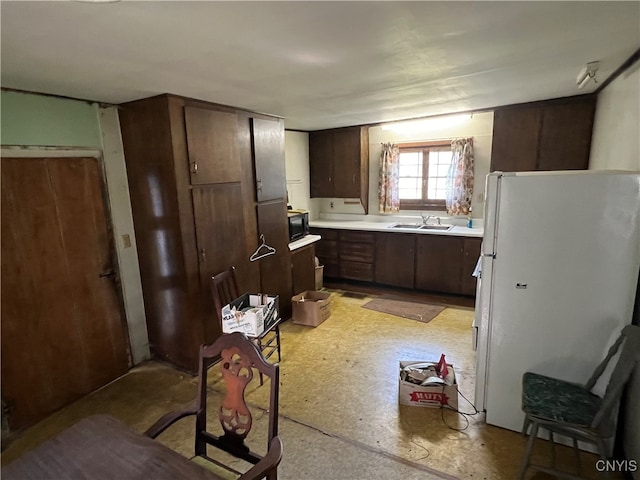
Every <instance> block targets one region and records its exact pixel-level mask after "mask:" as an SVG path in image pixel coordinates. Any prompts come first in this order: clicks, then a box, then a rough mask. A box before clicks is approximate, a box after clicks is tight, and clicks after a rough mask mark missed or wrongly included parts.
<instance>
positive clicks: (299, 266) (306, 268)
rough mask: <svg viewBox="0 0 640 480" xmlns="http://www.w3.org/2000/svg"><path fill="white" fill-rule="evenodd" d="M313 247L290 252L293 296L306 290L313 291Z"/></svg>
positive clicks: (314, 253) (314, 270) (314, 251)
mask: <svg viewBox="0 0 640 480" xmlns="http://www.w3.org/2000/svg"><path fill="white" fill-rule="evenodd" d="M315 257H316V247H315V245H313V244H311V245H307V246H306V247H302V248H298V249H297V250H294V251H293V252H291V279H292V283H293V295H297V294H299V293H302V292H304V291H307V290H315V289H316V288H315V287H316V277H315V275H316V274H315V272H316V269H315Z"/></svg>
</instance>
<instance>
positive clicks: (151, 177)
mask: <svg viewBox="0 0 640 480" xmlns="http://www.w3.org/2000/svg"><path fill="white" fill-rule="evenodd" d="M120 123H121V129H122V138H123V144H124V152H125V160H126V165H127V175H128V179H129V189H130V195H131V203H132V210H133V218H134V225H135V232H136V242H137V248H138V256H139V261H140V270H141V277H142V288H143V295H144V304H145V310H146V317H147V329H148V333H149V343H150V348H151V352H152V354H153V355H154V356H155V357H157V358H160V359H163V360H166V361H168V362H170V363H172V364H174V365H176V366H178V367H180V368H183V369H185V370H188V371H191V372H195V371H197V359H198V350H199V346H200V345H201V344H202V343H210V342H212V341H214V340H215V339H216V338H217V337H218V336H219V335H220V334H221V330H220V326H219V323H218V321H217V317H216V315H215V314H214V312H213V302H212V300H211V293H210V279H211V276H212V275H214V274H216V273H218V272H221V271H223V270H226V269H228V268H229V267H231V266H232V265H233V266H235V267H236V270H237V271H236V273H237V275H238V283H239V285H240V289H241V290H243V291H250V292H267V293H270V294H278V295H279V296H280V309H281V315H282V316H283V318H287V317H288V316H289V315H290V312H291V299H290V293H291V274H290V269H291V261H290V253H289V249H288V241H289V236H288V224H287V211H286V184H285V171H284V122H283V120H282V119H278V118H274V117H269V116H266V115H260V114H254V113H252V112H248V111H244V110H240V109H235V108H232V107H226V106H221V105H215V104H210V103H206V102H201V101H197V100H191V99H187V98H182V97H177V96H172V95H161V96H158V97H152V98H148V99H143V100H138V101H135V102H130V103H126V104H123V105H121V106H120ZM261 235H263V236H264V240H265V242H266V243H267V244H268V245H270V246H272V247H274V248H275V249H276V254H275V255H271V256H269V257H265V258H263V259H261V260H259V261H257V262H251V261H250V260H249V258H250V256H251V254H252V253H253V252H254V251H255V250H256V249H257V248H258V247H259V246H260V243H261V242H260V236H261Z"/></svg>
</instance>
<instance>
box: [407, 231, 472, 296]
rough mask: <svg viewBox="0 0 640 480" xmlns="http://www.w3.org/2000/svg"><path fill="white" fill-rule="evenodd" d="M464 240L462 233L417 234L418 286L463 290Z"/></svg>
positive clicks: (420, 287)
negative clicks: (458, 235)
mask: <svg viewBox="0 0 640 480" xmlns="http://www.w3.org/2000/svg"><path fill="white" fill-rule="evenodd" d="M462 242H463V239H462V238H459V237H448V236H441V235H418V236H417V238H416V243H417V253H416V288H417V289H419V290H429V291H435V292H443V293H460V281H461V278H462Z"/></svg>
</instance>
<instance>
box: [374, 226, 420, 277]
mask: <svg viewBox="0 0 640 480" xmlns="http://www.w3.org/2000/svg"><path fill="white" fill-rule="evenodd" d="M415 245H416V236H415V235H411V234H409V235H408V234H405V233H377V234H376V252H375V262H374V265H375V267H374V280H375V282H376V283H381V284H383V285H392V286H394V287H404V288H413V285H414V272H415V261H416V260H415V250H416V248H415Z"/></svg>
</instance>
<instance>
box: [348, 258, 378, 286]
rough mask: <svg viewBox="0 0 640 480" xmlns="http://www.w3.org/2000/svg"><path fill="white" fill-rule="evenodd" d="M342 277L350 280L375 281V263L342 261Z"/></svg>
mask: <svg viewBox="0 0 640 480" xmlns="http://www.w3.org/2000/svg"><path fill="white" fill-rule="evenodd" d="M340 277H341V278H347V279H349V280H362V281H364V282H372V281H373V264H372V263H360V262H344V261H341V262H340Z"/></svg>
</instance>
